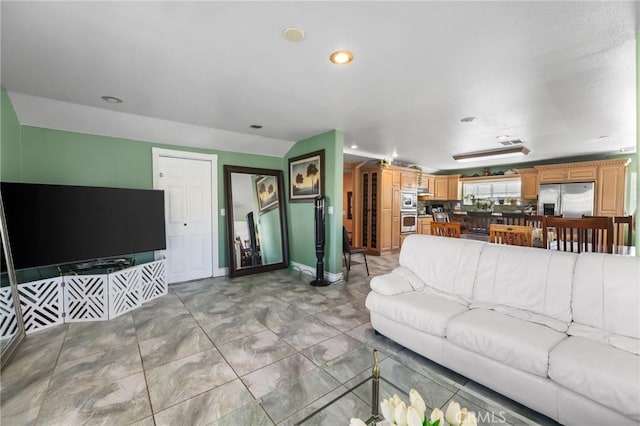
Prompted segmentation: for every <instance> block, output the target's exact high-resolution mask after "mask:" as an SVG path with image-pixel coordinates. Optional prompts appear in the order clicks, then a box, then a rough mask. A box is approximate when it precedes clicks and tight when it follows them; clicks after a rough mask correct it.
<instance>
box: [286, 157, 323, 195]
mask: <svg viewBox="0 0 640 426" xmlns="http://www.w3.org/2000/svg"><path fill="white" fill-rule="evenodd" d="M318 195H324V149H322V150H320V151H315V152H310V153H308V154H304V155H301V156H298V157H294V158H290V159H289V201H290V202H292V203H301V202H313V199H314V198H315V197H317V196H318Z"/></svg>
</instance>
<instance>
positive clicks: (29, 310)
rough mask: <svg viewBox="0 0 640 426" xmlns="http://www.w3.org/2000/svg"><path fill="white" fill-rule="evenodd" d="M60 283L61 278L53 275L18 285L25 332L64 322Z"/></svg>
mask: <svg viewBox="0 0 640 426" xmlns="http://www.w3.org/2000/svg"><path fill="white" fill-rule="evenodd" d="M61 283H62V278H61V277H55V278H49V279H46V280H40V281H33V282H30V283H25V284H20V285H18V297H19V298H20V309H21V310H22V319H23V321H24V330H25V333H27V334H29V333H33V332H34V331H38V330H42V329H44V328H48V327H51V326H53V325H58V324H62V323H63V322H64V318H63V316H62V313H63V312H64V311H63V308H64V306H63V299H62V286H61Z"/></svg>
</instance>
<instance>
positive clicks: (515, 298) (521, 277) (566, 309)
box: [473, 244, 578, 331]
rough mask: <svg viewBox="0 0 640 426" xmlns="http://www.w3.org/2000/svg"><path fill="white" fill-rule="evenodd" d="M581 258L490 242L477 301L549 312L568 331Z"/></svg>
mask: <svg viewBox="0 0 640 426" xmlns="http://www.w3.org/2000/svg"><path fill="white" fill-rule="evenodd" d="M577 257H578V255H577V254H575V253H565V252H558V251H552V250H538V249H533V248H531V247H516V246H508V245H498V244H487V245H486V246H485V247H484V249H483V250H482V254H481V255H480V262H479V265H478V272H477V274H476V280H475V287H474V292H473V298H474V301H475V302H481V303H485V304H491V305H495V306H508V307H510V308H515V309H520V310H525V311H530V312H533V313H535V314H539V315H545V316H547V317H549V318H552V319H554V320H556V321H557V322H558V324H557V326H555V327H554V328H556V329H558V330H559V331H566V330H567V328H568V325H569V322H570V321H571V282H572V280H573V270H574V266H575V262H576V259H577ZM560 325H561V326H560Z"/></svg>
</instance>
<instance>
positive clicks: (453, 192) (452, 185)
mask: <svg viewBox="0 0 640 426" xmlns="http://www.w3.org/2000/svg"><path fill="white" fill-rule="evenodd" d="M461 199H462V183H461V182H460V175H450V176H448V177H447V200H450V201H453V200H461Z"/></svg>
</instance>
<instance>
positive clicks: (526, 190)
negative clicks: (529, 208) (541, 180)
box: [518, 169, 538, 200]
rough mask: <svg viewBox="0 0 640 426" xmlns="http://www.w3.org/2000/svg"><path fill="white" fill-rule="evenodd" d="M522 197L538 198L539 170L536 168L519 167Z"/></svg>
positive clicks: (528, 198) (526, 198)
mask: <svg viewBox="0 0 640 426" xmlns="http://www.w3.org/2000/svg"><path fill="white" fill-rule="evenodd" d="M518 174H519V175H520V198H522V199H523V200H536V199H537V198H538V171H537V170H536V169H519V170H518Z"/></svg>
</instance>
